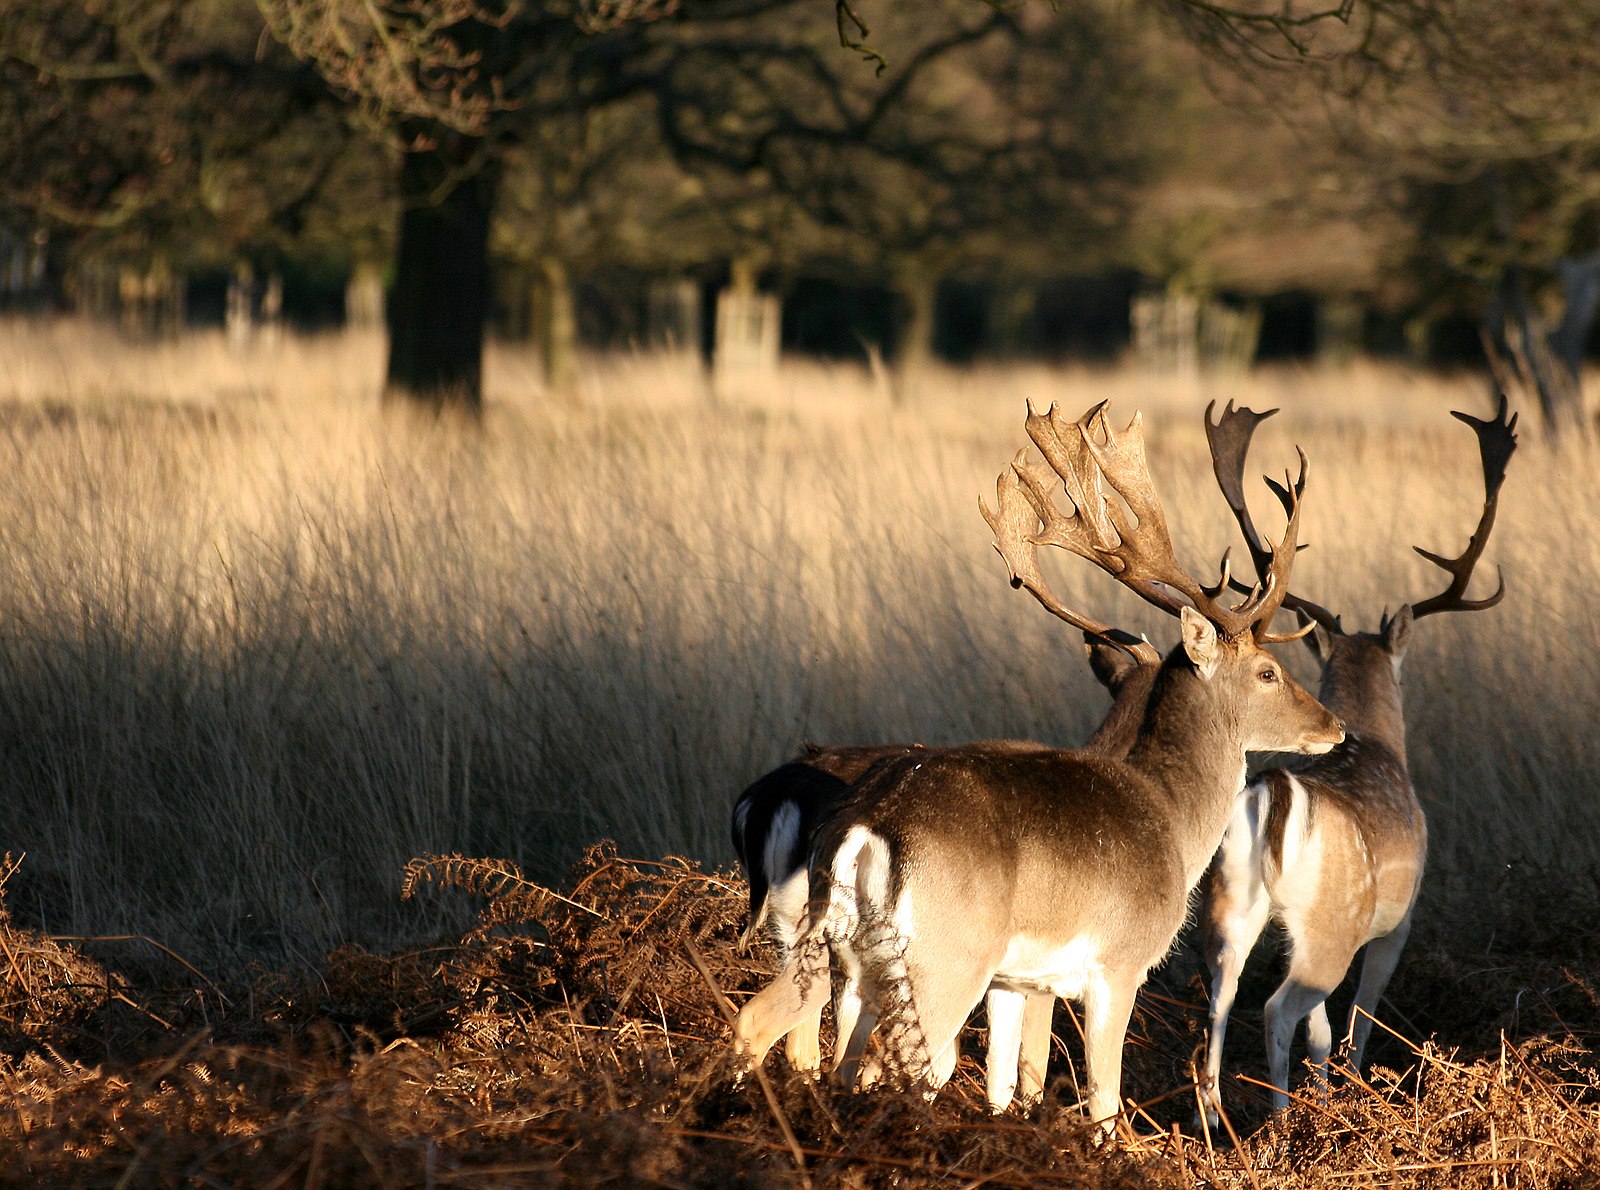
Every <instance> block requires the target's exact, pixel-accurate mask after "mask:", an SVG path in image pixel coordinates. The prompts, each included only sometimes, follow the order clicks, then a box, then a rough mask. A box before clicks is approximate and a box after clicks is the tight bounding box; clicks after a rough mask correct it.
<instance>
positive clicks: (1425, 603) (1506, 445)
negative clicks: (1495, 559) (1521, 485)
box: [1411, 393, 1518, 620]
mask: <svg viewBox="0 0 1600 1190" xmlns="http://www.w3.org/2000/svg"><path fill="white" fill-rule="evenodd" d="M1509 410H1510V402H1509V401H1507V400H1506V395H1505V394H1504V393H1501V394H1500V404H1499V408H1497V409H1496V410H1495V415H1494V417H1492V418H1477V417H1473V416H1472V415H1471V414H1470V413H1461V412H1459V411H1452V412H1451V414H1450V416H1451V417H1453V418H1455V419H1456V420H1457V421H1460V422H1465V423H1466V424H1467V425H1469V426H1471V427H1472V430H1473V432H1474V433H1475V434H1477V436H1478V457H1479V459H1480V460H1481V461H1482V463H1483V513H1482V515H1481V516H1480V517H1479V518H1478V527H1477V528H1476V529H1474V530H1473V533H1472V537H1471V538H1470V539H1469V540H1468V542H1467V548H1466V549H1464V550H1463V551H1462V552H1461V553H1460V554H1459V555H1458V556H1457V557H1454V558H1445V557H1442V556H1441V555H1439V554H1435V553H1432V552H1431V551H1429V550H1425V549H1423V548H1422V547H1421V546H1420V545H1419V546H1413V547H1412V548H1413V549H1415V550H1416V551H1417V553H1419V554H1421V555H1422V556H1423V557H1424V558H1426V559H1427V560H1428V561H1430V562H1432V563H1433V564H1434V565H1435V566H1437V567H1439V568H1440V569H1441V570H1443V571H1445V573H1447V574H1449V575H1450V584H1449V585H1448V586H1447V587H1445V589H1444V590H1443V591H1440V592H1439V593H1438V594H1437V595H1433V596H1430V597H1429V598H1427V599H1424V600H1422V602H1420V603H1414V604H1412V605H1411V615H1412V618H1413V619H1419V620H1420V619H1421V618H1422V617H1423V616H1431V615H1433V613H1434V612H1476V611H1483V610H1485V609H1487V608H1491V607H1493V606H1494V605H1495V604H1497V603H1499V602H1500V600H1501V599H1503V598H1505V593H1506V579H1505V573H1504V572H1503V571H1500V570H1499V568H1498V567H1497V568H1496V571H1497V574H1498V577H1499V585H1498V587H1497V588H1496V589H1495V593H1494V594H1493V595H1490V596H1489V597H1488V598H1486V599H1468V598H1466V593H1467V585H1468V584H1469V583H1470V582H1471V581H1472V571H1473V567H1475V566H1476V565H1477V564H1478V559H1479V558H1480V557H1481V556H1482V555H1483V549H1484V546H1486V545H1488V544H1489V533H1490V531H1491V530H1492V529H1493V528H1494V517H1495V511H1496V509H1497V507H1498V505H1499V503H1500V485H1501V484H1502V483H1504V482H1505V478H1506V463H1507V462H1508V461H1509V460H1510V458H1511V453H1512V452H1513V451H1514V450H1516V449H1517V434H1516V430H1517V416H1518V415H1516V414H1511V415H1510V416H1509V417H1508V416H1507V414H1508V412H1509Z"/></svg>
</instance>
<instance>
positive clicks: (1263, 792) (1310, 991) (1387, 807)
mask: <svg viewBox="0 0 1600 1190" xmlns="http://www.w3.org/2000/svg"><path fill="white" fill-rule="evenodd" d="M1275 412H1276V410H1270V411H1268V412H1267V413H1255V412H1253V411H1251V410H1249V409H1238V410H1235V409H1234V408H1233V406H1232V404H1231V403H1230V404H1229V406H1228V407H1227V408H1226V409H1225V410H1224V411H1223V413H1222V416H1221V417H1220V419H1219V420H1218V422H1217V423H1216V424H1213V423H1212V421H1211V410H1210V409H1207V411H1206V432H1207V436H1208V438H1209V439H1210V443H1211V451H1212V460H1213V464H1214V466H1215V468H1216V473H1217V480H1218V483H1219V484H1220V485H1221V487H1222V490H1223V492H1224V494H1225V495H1226V497H1227V499H1228V503H1229V504H1230V505H1231V506H1232V508H1233V509H1234V513H1235V516H1236V518H1237V520H1238V522H1239V526H1240V528H1241V529H1242V530H1243V532H1244V535H1245V538H1246V541H1247V542H1248V544H1249V546H1250V549H1251V551H1252V553H1254V554H1255V555H1256V556H1257V558H1258V559H1261V558H1264V557H1265V556H1266V550H1265V547H1264V546H1263V545H1262V543H1261V539H1260V537H1259V536H1258V535H1257V533H1256V531H1255V526H1254V525H1253V524H1252V523H1251V518H1250V513H1249V509H1248V508H1247V506H1246V504H1245V500H1244V491H1243V486H1242V482H1241V481H1242V475H1243V469H1244V461H1245V455H1246V453H1247V451H1248V449H1249V442H1250V436H1251V434H1252V433H1253V432H1254V431H1255V427H1256V425H1257V423H1259V422H1260V421H1261V420H1262V419H1264V418H1266V417H1269V416H1271V414H1272V413H1275ZM1506 412H1507V410H1506V403H1505V400H1504V398H1502V399H1501V402H1500V407H1499V411H1498V413H1497V414H1496V416H1495V417H1494V418H1493V419H1490V420H1480V419H1478V418H1475V417H1471V416H1470V415H1468V414H1465V413H1456V414H1454V415H1453V416H1455V417H1456V418H1458V419H1460V420H1461V421H1463V422H1465V423H1466V424H1467V425H1469V426H1471V427H1472V429H1473V430H1474V431H1475V432H1476V433H1477V436H1478V448H1479V455H1480V460H1481V462H1482V466H1483V478H1484V488H1485V493H1484V502H1483V511H1482V515H1481V517H1480V518H1479V521H1478V526H1477V529H1476V530H1475V531H1474V532H1473V535H1472V538H1471V540H1470V542H1469V544H1468V545H1467V548H1466V550H1465V551H1464V552H1463V553H1462V554H1461V555H1460V556H1459V557H1456V558H1453V559H1447V558H1443V557H1440V556H1439V555H1437V554H1432V553H1429V552H1428V551H1427V550H1424V549H1422V548H1421V547H1418V548H1417V552H1418V553H1420V554H1421V555H1422V556H1423V557H1424V558H1427V559H1428V560H1429V561H1430V562H1432V563H1434V564H1435V565H1437V566H1440V567H1442V568H1443V569H1444V570H1446V571H1447V572H1448V573H1449V574H1450V583H1449V585H1448V586H1447V587H1446V588H1445V590H1443V591H1441V592H1440V593H1439V594H1437V595H1434V596H1432V597H1431V598H1428V599H1424V600H1422V601H1421V602H1419V603H1416V604H1412V605H1406V606H1402V607H1401V608H1400V609H1399V610H1398V611H1397V612H1396V613H1395V614H1394V615H1393V616H1390V615H1388V614H1387V613H1385V615H1384V616H1383V618H1382V621H1381V623H1380V624H1379V627H1378V631H1377V632H1346V631H1345V630H1344V628H1343V626H1342V624H1341V622H1340V618H1339V617H1338V616H1336V615H1333V614H1332V613H1330V612H1329V611H1327V610H1326V609H1325V608H1322V607H1320V606H1318V605H1316V604H1314V603H1311V602H1310V601H1308V600H1305V599H1302V598H1299V597H1298V596H1296V595H1294V594H1290V595H1288V596H1286V598H1285V600H1284V606H1285V607H1286V608H1290V609H1292V610H1293V611H1295V612H1296V613H1297V614H1298V615H1300V616H1301V617H1302V620H1308V621H1310V622H1311V623H1313V624H1314V625H1315V631H1314V632H1313V634H1312V635H1311V636H1310V637H1309V638H1308V644H1310V645H1311V647H1312V649H1313V651H1314V652H1315V653H1316V656H1317V659H1318V661H1319V662H1320V664H1321V667H1322V685H1321V691H1320V694H1319V697H1320V698H1321V700H1322V702H1323V704H1324V705H1325V706H1327V707H1328V709H1329V710H1331V711H1333V712H1334V713H1335V714H1337V715H1339V716H1340V717H1341V718H1342V719H1343V720H1344V724H1345V732H1346V734H1345V740H1344V743H1343V744H1341V745H1340V746H1339V747H1337V748H1335V749H1334V750H1333V751H1332V752H1329V753H1328V754H1327V755H1325V756H1319V757H1316V758H1315V759H1313V760H1310V761H1306V762H1302V763H1299V764H1297V765H1294V766H1292V767H1288V768H1274V769H1269V770H1267V771H1265V772H1263V773H1262V774H1260V775H1259V776H1258V777H1257V778H1256V779H1255V780H1254V781H1252V782H1251V783H1250V784H1249V786H1248V787H1247V788H1246V789H1245V791H1244V793H1243V794H1242V795H1241V797H1240V799H1239V802H1238V806H1237V808H1236V810H1235V813H1234V816H1233V821H1232V822H1231V824H1230V825H1229V827H1228V831H1227V834H1226V835H1225V836H1224V837H1223V841H1222V845H1221V847H1220V848H1219V849H1218V851H1217V855H1216V858H1215V861H1214V862H1213V864H1212V867H1211V870H1210V872H1209V873H1208V874H1207V878H1206V882H1205V885H1204V894H1205V895H1204V901H1203V908H1202V911H1201V925H1202V932H1203V935H1204V941H1203V946H1204V950H1205V958H1206V963H1207V965H1208V966H1209V968H1210V971H1211V1014H1210V1015H1211V1029H1210V1042H1209V1046H1208V1049H1207V1057H1206V1081H1207V1088H1208V1096H1209V1098H1208V1103H1209V1106H1208V1109H1207V1115H1208V1116H1209V1117H1210V1118H1211V1120H1212V1122H1213V1123H1215V1122H1216V1108H1217V1107H1218V1106H1219V1105H1220V1094H1221V1092H1220V1087H1219V1079H1220V1076H1221V1067H1222V1045H1223V1038H1224V1036H1225V1035H1226V1033H1227V1027H1228V1014H1229V1012H1230V1011H1231V1009H1232V1006H1233V1001H1234V997H1235V994H1236V993H1237V991H1238V986H1239V974H1240V970H1241V969H1242V968H1243V966H1244V963H1245V960H1246V959H1247V958H1248V956H1249V954H1250V951H1251V949H1252V948H1253V947H1254V945H1255V943H1256V939H1257V938H1258V937H1259V936H1260V934H1261V931H1262V929H1263V928H1264V927H1265V925H1266V923H1267V922H1268V920H1276V921H1278V922H1279V923H1280V924H1281V925H1282V927H1283V929H1284V932H1285V934H1286V935H1287V937H1288V942H1289V970H1288V974H1287V976H1286V977H1285V978H1284V980H1283V983H1282V984H1281V985H1280V986H1279V988H1278V989H1277V991H1276V992H1274V993H1273V995H1272V998H1271V999H1270V1000H1268V1002H1267V1005H1266V1045H1267V1065H1268V1070H1269V1072H1270V1076H1271V1079H1272V1084H1273V1087H1274V1088H1275V1089H1274V1091H1273V1095H1272V1101H1273V1106H1274V1107H1275V1108H1276V1107H1283V1106H1284V1105H1286V1104H1287V1103H1288V1088H1289V1046H1290V1042H1291V1040H1292V1038H1293V1036H1294V1033H1295V1030H1296V1028H1297V1026H1298V1025H1299V1022H1300V1021H1301V1020H1302V1019H1305V1020H1306V1021H1307V1025H1306V1033H1307V1049H1308V1050H1309V1056H1310V1059H1311V1061H1312V1063H1313V1064H1314V1065H1316V1066H1317V1067H1319V1068H1320V1069H1321V1070H1322V1071H1323V1072H1324V1075H1325V1074H1326V1069H1327V1063H1328V1059H1329V1055H1330V1052H1331V1050H1332V1045H1333V1035H1332V1029H1331V1027H1330V1025H1329V1021H1328V1009H1327V997H1328V995H1329V993H1330V992H1332V991H1333V989H1334V988H1336V987H1337V986H1338V985H1339V983H1340V982H1341V981H1342V980H1343V979H1344V976H1345V973H1346V971H1348V970H1349V968H1350V964H1351V962H1352V960H1353V959H1354V958H1355V955H1356V952H1357V951H1359V950H1360V949H1361V948H1362V947H1363V946H1364V947H1365V948H1366V956H1365V958H1364V959H1363V961H1362V966H1361V980H1360V984H1359V986H1358V988H1357V990H1356V995H1355V1001H1354V1003H1353V1004H1352V1006H1351V1009H1350V1017H1349V1023H1348V1027H1347V1029H1346V1034H1345V1038H1346V1042H1347V1044H1348V1046H1349V1053H1348V1061H1349V1063H1350V1065H1351V1068H1352V1069H1360V1066H1361V1060H1362V1051H1363V1050H1364V1048H1365V1046H1366V1042H1367V1037H1368V1033H1369V1031H1370V1030H1371V1028H1372V1014H1373V1013H1374V1012H1376V1010H1377V1007H1378V1000H1379V997H1381V996H1382V995H1383V990H1384V988H1385V987H1386V986H1387V985H1388V982H1389V977H1390V976H1391V975H1392V974H1393V973H1394V969H1395V965H1396V963H1397V962H1398V961H1399V958H1400V952H1401V950H1402V949H1403V948H1404V946H1405V943H1406V937H1407V935H1408V934H1409V932H1410V929H1411V915H1412V911H1413V909H1414V908H1415V905H1416V900H1417V893H1418V890H1419V889H1420V887H1421V882H1422V870H1423V864H1424V862H1425V860H1426V857H1427V850H1428V829H1427V822H1426V820H1425V818H1424V816H1423V812H1422V806H1421V804H1420V803H1419V802H1418V800H1417V796H1416V793H1415V791H1414V790H1413V789H1412V786H1411V778H1410V774H1409V772H1408V769H1407V766H1406V729H1405V715H1404V708H1403V706H1402V702H1401V686H1400V665H1401V662H1402V660H1403V659H1404V657H1405V652H1406V645H1407V644H1408V643H1409V641H1410V639H1411V629H1412V625H1413V624H1414V623H1415V622H1416V621H1417V620H1420V619H1422V618H1423V617H1425V616H1430V615H1433V614H1434V613H1436V612H1444V611H1481V610H1484V609H1486V608H1490V607H1493V606H1494V605H1495V604H1497V603H1499V602H1500V599H1501V598H1502V597H1503V596H1504V594H1505V582H1504V579H1503V578H1502V580H1501V582H1500V585H1499V588H1498V589H1497V590H1496V591H1495V593H1494V594H1493V595H1491V596H1489V597H1488V598H1485V599H1477V600H1473V599H1467V598H1466V597H1465V596H1466V592H1467V586H1468V583H1469V582H1470V580H1471V578H1472V570H1473V567H1474V566H1475V565H1476V563H1477V561H1478V558H1479V556H1480V555H1481V554H1482V553H1483V549H1484V546H1485V545H1486V544H1487V543H1488V540H1489V532H1490V530H1491V528H1492V527H1493V525H1494V517H1495V506H1496V503H1497V500H1498V497H1499V491H1500V484H1501V481H1502V480H1503V479H1504V478H1505V468H1506V462H1507V460H1508V459H1509V458H1510V457H1511V452H1512V451H1513V450H1514V449H1515V448H1516V435H1515V433H1514V430H1515V427H1516V418H1515V417H1512V418H1510V419H1507V417H1506ZM1269 482H1270V481H1269ZM1274 486H1275V487H1276V485H1274ZM1276 490H1277V493H1278V496H1279V498H1280V499H1283V500H1286V499H1287V498H1288V494H1287V493H1286V492H1285V491H1284V490H1283V489H1282V488H1276Z"/></svg>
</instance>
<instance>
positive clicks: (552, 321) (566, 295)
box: [533, 256, 578, 393]
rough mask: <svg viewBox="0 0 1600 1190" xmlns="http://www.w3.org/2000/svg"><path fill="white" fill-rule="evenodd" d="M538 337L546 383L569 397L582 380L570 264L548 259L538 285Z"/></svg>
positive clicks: (545, 259) (536, 312)
mask: <svg viewBox="0 0 1600 1190" xmlns="http://www.w3.org/2000/svg"><path fill="white" fill-rule="evenodd" d="M534 285H535V288H536V290H537V291H538V299H539V300H538V301H537V303H535V305H534V316H535V318H536V320H537V321H536V323H535V325H534V328H533V330H534V335H535V337H536V339H537V341H538V344H539V354H540V355H541V356H542V357H543V359H544V382H545V384H546V385H548V386H549V388H550V390H551V391H552V392H556V393H569V392H571V391H572V389H573V388H574V387H575V385H576V384H577V380H578V316H577V312H576V311H575V310H574V308H573V303H572V277H571V275H570V274H569V273H568V272H567V262H566V261H564V260H562V259H560V258H559V257H556V256H546V257H544V258H543V259H542V260H540V262H539V274H538V276H537V278H536V279H535V282H534Z"/></svg>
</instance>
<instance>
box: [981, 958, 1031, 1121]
mask: <svg viewBox="0 0 1600 1190" xmlns="http://www.w3.org/2000/svg"><path fill="white" fill-rule="evenodd" d="M1027 1002H1028V997H1027V995H1026V993H1023V992H1017V991H1012V990H1010V989H1008V988H998V987H992V986H991V987H990V988H989V995H988V998H987V1005H988V1015H989V1053H988V1057H987V1060H986V1062H985V1066H984V1090H985V1092H986V1093H987V1095H988V1098H989V1110H990V1111H992V1112H994V1113H996V1114H999V1113H1000V1112H1003V1111H1005V1110H1006V1108H1007V1107H1009V1106H1011V1100H1012V1097H1013V1096H1015V1095H1016V1093H1017V1073H1018V1067H1019V1065H1020V1062H1021V1051H1022V1029H1023V1018H1024V1015H1025V1013H1026V1012H1027Z"/></svg>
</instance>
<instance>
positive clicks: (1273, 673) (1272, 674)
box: [1260, 666, 1278, 685]
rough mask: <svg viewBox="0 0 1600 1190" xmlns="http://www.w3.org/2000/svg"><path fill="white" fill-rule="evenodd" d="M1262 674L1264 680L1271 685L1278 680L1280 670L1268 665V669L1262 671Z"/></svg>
mask: <svg viewBox="0 0 1600 1190" xmlns="http://www.w3.org/2000/svg"><path fill="white" fill-rule="evenodd" d="M1260 676H1261V680H1262V681H1263V682H1266V683H1267V684H1268V685H1271V684H1272V683H1273V682H1276V681H1277V680H1278V671H1277V670H1275V669H1273V668H1272V667H1271V666H1268V667H1267V668H1266V669H1264V670H1262V671H1261V675H1260Z"/></svg>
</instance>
